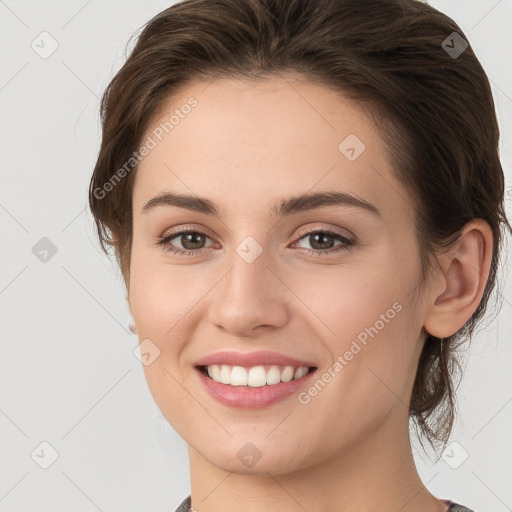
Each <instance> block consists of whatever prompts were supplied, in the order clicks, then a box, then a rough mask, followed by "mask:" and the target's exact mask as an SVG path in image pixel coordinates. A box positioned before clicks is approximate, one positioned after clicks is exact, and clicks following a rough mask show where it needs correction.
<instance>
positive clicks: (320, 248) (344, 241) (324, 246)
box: [296, 228, 355, 256]
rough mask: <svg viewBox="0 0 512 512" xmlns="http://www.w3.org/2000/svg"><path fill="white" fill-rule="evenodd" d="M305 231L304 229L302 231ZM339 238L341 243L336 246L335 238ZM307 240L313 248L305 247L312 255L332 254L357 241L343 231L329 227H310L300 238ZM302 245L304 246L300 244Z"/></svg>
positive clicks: (345, 248) (300, 239)
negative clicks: (332, 229) (339, 231)
mask: <svg viewBox="0 0 512 512" xmlns="http://www.w3.org/2000/svg"><path fill="white" fill-rule="evenodd" d="M302 233H304V231H303V232H302ZM336 239H337V240H339V241H340V242H341V243H340V244H338V245H337V246H334V240H336ZM302 241H305V242H306V243H309V244H310V246H311V247H313V249H307V248H306V249H305V252H306V254H309V255H311V256H319V255H322V254H332V253H335V252H338V251H344V250H347V249H349V248H350V247H351V246H352V245H353V244H354V243H355V242H354V240H352V239H351V238H348V237H347V236H345V235H342V234H341V233H337V232H336V231H331V230H329V229H318V228H314V229H308V230H307V231H306V234H305V235H303V236H301V238H299V240H298V242H296V243H299V244H300V242H302ZM300 247H302V246H300Z"/></svg>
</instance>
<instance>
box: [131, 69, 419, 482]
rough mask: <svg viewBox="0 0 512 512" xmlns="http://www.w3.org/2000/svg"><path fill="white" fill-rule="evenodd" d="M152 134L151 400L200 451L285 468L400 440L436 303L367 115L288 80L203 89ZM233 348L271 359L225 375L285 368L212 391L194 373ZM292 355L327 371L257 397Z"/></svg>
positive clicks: (140, 271) (145, 248)
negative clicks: (424, 292) (428, 294)
mask: <svg viewBox="0 0 512 512" xmlns="http://www.w3.org/2000/svg"><path fill="white" fill-rule="evenodd" d="M191 98H193V99H191ZM173 114H174V117H173V118H172V120H171V121H170V122H169V119H170V118H171V116H172V115H173ZM165 122H167V125H165V124H162V123H165ZM148 137H151V140H152V141H153V142H154V144H153V142H147V141H149V139H148ZM144 140H145V141H146V142H147V147H148V148H149V149H148V154H147V156H146V157H145V158H144V159H143V161H142V162H141V164H140V166H139V169H138V171H137V176H136V180H135V185H134V191H133V246H132V254H131V267H130V286H129V296H128V298H129V303H130V306H131V310H132V314H133V317H134V319H135V324H136V327H137V331H138V336H139V339H140V341H142V340H145V341H144V342H143V345H142V346H141V348H142V351H143V352H144V354H145V356H143V360H144V361H145V366H144V370H145V375H146V378H147V381H148V384H149V388H150V390H151V393H152V395H153V397H154V399H155V401H156V403H157V405H158V406H159V408H160V409H161V411H162V413H163V414H164V416H165V417H166V418H167V420H168V421H169V422H170V423H171V425H172V426H173V427H174V428H175V430H176V431H177V432H178V433H179V434H180V435H181V436H182V437H183V438H184V439H185V441H186V442H187V443H188V445H189V446H190V447H192V448H193V449H194V450H196V451H197V453H199V454H200V456H201V457H203V458H204V459H205V460H206V461H209V462H210V463H212V464H214V465H216V466H219V467H221V468H223V469H225V470H229V471H235V472H239V473H244V472H246V473H258V474H260V473H261V474H264V473H265V472H266V471H271V472H272V474H280V473H286V472H290V471H293V470H297V469H304V468H306V467H308V466H312V465H313V464H318V463H322V462H325V461H327V460H328V459H333V458H336V457H337V458H339V457H340V456H341V455H342V454H345V455H347V456H348V454H349V453H351V452H349V450H353V449H354V448H355V447H358V446H361V447H362V446H363V444H364V443H367V442H368V443H369V440H371V439H373V440H376V439H377V438H378V439H380V441H382V442H383V441H384V440H385V439H387V440H388V441H389V440H391V439H393V436H396V435H397V432H399V431H400V434H403V432H404V430H403V429H405V430H407V418H408V407H407V404H408V403H409V397H410V393H411V390H412V385H413V381H414V376H415V372H416V366H417V361H418V358H419V354H420V352H421V348H422V342H423V340H424V331H423V332H422V327H423V320H424V316H425V311H426V304H425V301H422V300H418V284H419V279H420V260H419V254H418V246H417V242H416V238H415V231H414V224H413V222H414V220H413V211H412V208H411V206H410V204H409V203H408V196H407V194H406V192H405V190H404V189H403V188H402V187H401V186H400V185H399V183H398V182H397V181H396V179H395V178H394V177H393V174H392V169H391V167H390V163H389V161H388V158H387V155H386V152H385V147H384V145H383V142H382V140H381V138H380V137H379V134H378V133H377V131H376V129H375V128H374V126H373V125H372V123H371V122H370V121H369V119H368V118H367V117H365V115H364V114H363V111H362V110H360V108H359V107H358V106H357V105H356V104H354V103H352V102H349V101H348V100H345V99H343V98H342V97H340V96H339V95H337V94H336V93H335V92H333V91H331V90H329V89H327V88H324V87H321V86H318V85H313V84H306V83H300V82H298V81H296V80H293V77H291V76H290V77H288V78H287V79H286V80H284V79H282V78H269V79H268V80H266V81H262V82H242V81H235V80H231V79H222V80H215V81H213V82H211V83H210V84H209V85H208V84H207V83H205V82H202V83H199V82H194V83H193V84H190V85H188V86H187V87H186V88H185V89H183V90H182V91H181V92H180V93H179V94H176V95H175V96H173V97H172V98H170V99H169V100H168V102H167V104H166V105H165V106H164V108H162V110H161V111H160V112H159V113H158V116H156V117H155V119H154V120H153V122H152V124H151V127H150V129H149V130H148V131H147V133H146V137H145V139H144ZM171 193H172V194H179V195H186V196H187V197H188V198H189V199H188V200H187V201H184V200H179V201H175V200H173V199H172V198H171V197H170V196H167V198H164V195H165V194H171ZM328 193H335V194H340V195H339V196H338V199H337V200H335V201H332V200H331V201H330V202H328V203H326V202H323V201H322V198H320V199H318V200H311V201H306V200H297V201H292V202H290V200H291V199H292V198H298V197H299V196H303V195H315V194H328ZM342 195H346V197H347V198H348V197H352V198H355V199H356V200H357V201H360V202H364V203H366V204H367V205H368V204H369V205H373V206H367V207H363V206H361V205H358V204H356V202H355V201H352V202H350V201H342V199H343V197H344V196H342ZM332 197H334V196H332ZM155 198H160V200H155ZM199 198H201V199H202V200H205V201H207V203H206V205H205V204H204V203H199ZM186 204H189V205H195V208H192V207H191V208H187V207H186ZM180 205H181V206H180ZM209 210H215V213H212V212H211V211H209ZM183 230H190V231H194V232H195V234H188V235H187V234H181V235H177V234H176V233H178V232H179V231H183ZM326 231H327V233H326ZM161 239H163V240H164V243H161V244H159V243H158V242H159V241H160V240H161ZM347 240H348V241H347ZM172 248H175V249H176V250H178V251H179V250H180V249H181V250H183V251H186V253H184V254H179V253H175V252H171V250H170V249H172ZM322 251H323V252H322ZM420 299H421V298H420ZM221 351H228V352H231V353H242V354H253V355H254V353H256V352H259V351H270V352H273V353H275V354H274V356H275V357H276V358H272V357H271V358H270V359H264V358H262V357H261V356H260V355H258V354H255V358H254V359H253V360H251V361H245V360H244V361H241V362H240V361H235V360H228V359H225V360H226V362H228V364H227V365H226V368H227V369H226V368H225V369H222V368H221V367H219V374H220V375H221V377H219V376H217V379H219V378H226V375H227V376H228V377H231V378H233V379H237V378H239V377H240V378H241V379H242V381H243V378H244V375H245V373H244V372H240V370H239V369H235V371H234V372H233V374H232V373H231V371H232V366H243V367H244V368H245V367H247V368H250V367H254V366H261V365H263V370H267V369H270V366H277V370H276V369H272V370H271V371H270V372H268V373H265V372H262V369H261V368H259V369H256V370H252V371H249V373H248V376H249V380H250V381H251V382H252V383H253V384H256V385H255V386H248V385H246V386H243V387H242V386H241V385H231V384H223V383H222V382H221V383H215V382H214V381H213V380H212V379H211V378H210V377H208V376H206V375H205V374H203V373H202V372H201V371H200V369H198V367H197V365H198V364H199V363H200V362H204V361H202V359H204V358H205V357H206V356H210V355H212V354H216V353H219V352H221ZM279 355H280V356H287V357H289V358H293V359H294V360H297V361H298V362H302V363H305V364H306V366H308V367H309V366H312V367H316V369H315V370H314V371H313V372H311V373H308V374H307V375H305V376H303V377H302V378H301V379H296V380H293V381H292V382H291V383H284V382H281V383H279V384H266V385H265V386H262V385H261V384H262V382H265V381H266V379H268V380H269V381H270V382H274V381H272V379H273V378H275V376H276V371H277V379H278V380H279V378H280V377H281V378H282V379H283V380H284V381H286V380H287V379H289V378H290V377H289V376H288V377H286V376H284V377H283V376H282V375H281V371H283V370H284V369H285V366H287V365H288V364H287V362H286V361H284V362H283V361H279V360H278V359H277V356H279ZM223 357H224V356H221V359H220V360H219V361H218V362H219V364H220V363H222V360H223ZM279 362H282V363H283V364H282V365H281V366H280V365H279V364H278V363H279ZM236 363H240V364H236ZM267 363H268V364H267ZM265 365H266V366H265ZM289 366H292V371H293V372H294V371H295V370H296V367H297V366H300V364H299V363H292V364H289ZM289 371H290V370H287V372H288V373H289ZM235 373H236V376H235V375H234V374H235ZM284 373H286V372H284ZM297 375H298V376H300V372H298V374H297ZM214 377H215V375H214ZM258 379H260V380H258ZM261 379H263V381H261ZM242 381H236V380H234V382H235V383H238V384H240V383H241V382H242ZM210 389H215V391H214V393H217V398H215V397H214V396H213V394H212V392H210V391H209V390H210ZM401 429H402V430H401ZM368 446H369V444H367V447H368ZM251 457H252V459H251ZM251 460H252V462H251Z"/></svg>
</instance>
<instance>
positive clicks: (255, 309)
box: [208, 251, 292, 338]
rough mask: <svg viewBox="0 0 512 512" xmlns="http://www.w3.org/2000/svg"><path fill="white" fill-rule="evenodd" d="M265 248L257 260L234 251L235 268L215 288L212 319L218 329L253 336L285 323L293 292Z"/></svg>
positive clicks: (232, 265)
mask: <svg viewBox="0 0 512 512" xmlns="http://www.w3.org/2000/svg"><path fill="white" fill-rule="evenodd" d="M270 259H271V258H270V257H268V256H267V254H266V253H265V251H263V252H262V253H261V254H260V255H259V256H258V257H257V258H256V259H255V260H254V261H252V262H250V260H246V259H244V258H243V257H241V256H240V255H239V254H238V253H237V252H234V253H233V257H232V260H231V262H232V264H231V268H230V270H229V271H228V273H227V274H226V275H225V277H224V278H223V279H222V281H221V282H220V283H218V285H217V286H216V287H215V288H214V290H212V292H213V296H212V302H211V304H210V308H209V312H208V319H209V321H210V322H211V324H213V325H215V326H216V327H217V328H218V329H220V330H222V331H226V332H228V333H230V334H231V335H233V336H236V337H245V338H250V337H254V336H256V335H258V334H259V333H261V331H262V330H271V329H272V328H279V327H282V326H283V325H285V324H286V323H287V321H288V319H289V311H290V309H289V304H288V303H287V301H289V300H290V296H291V295H292V294H291V293H290V291H289V289H288V288H287V286H286V285H285V283H284V282H283V280H282V278H280V276H279V272H278V271H277V270H276V269H274V268H272V267H273V265H272V262H271V261H270Z"/></svg>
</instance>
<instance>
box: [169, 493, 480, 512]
mask: <svg viewBox="0 0 512 512" xmlns="http://www.w3.org/2000/svg"><path fill="white" fill-rule="evenodd" d="M446 504H447V505H450V508H449V509H448V510H449V512H473V510H470V509H469V508H467V507H465V506H464V505H459V504H458V503H454V502H453V501H449V500H448V501H447V503H446ZM189 509H190V496H187V497H186V498H185V499H184V500H183V501H182V502H181V505H180V506H179V507H178V508H177V509H176V512H189Z"/></svg>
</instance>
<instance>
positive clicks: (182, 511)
mask: <svg viewBox="0 0 512 512" xmlns="http://www.w3.org/2000/svg"><path fill="white" fill-rule="evenodd" d="M189 509H190V495H189V496H187V497H186V498H185V499H184V500H183V501H182V502H181V503H180V506H179V507H178V508H177V509H176V511H175V512H189ZM462 512H464V511H462Z"/></svg>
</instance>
